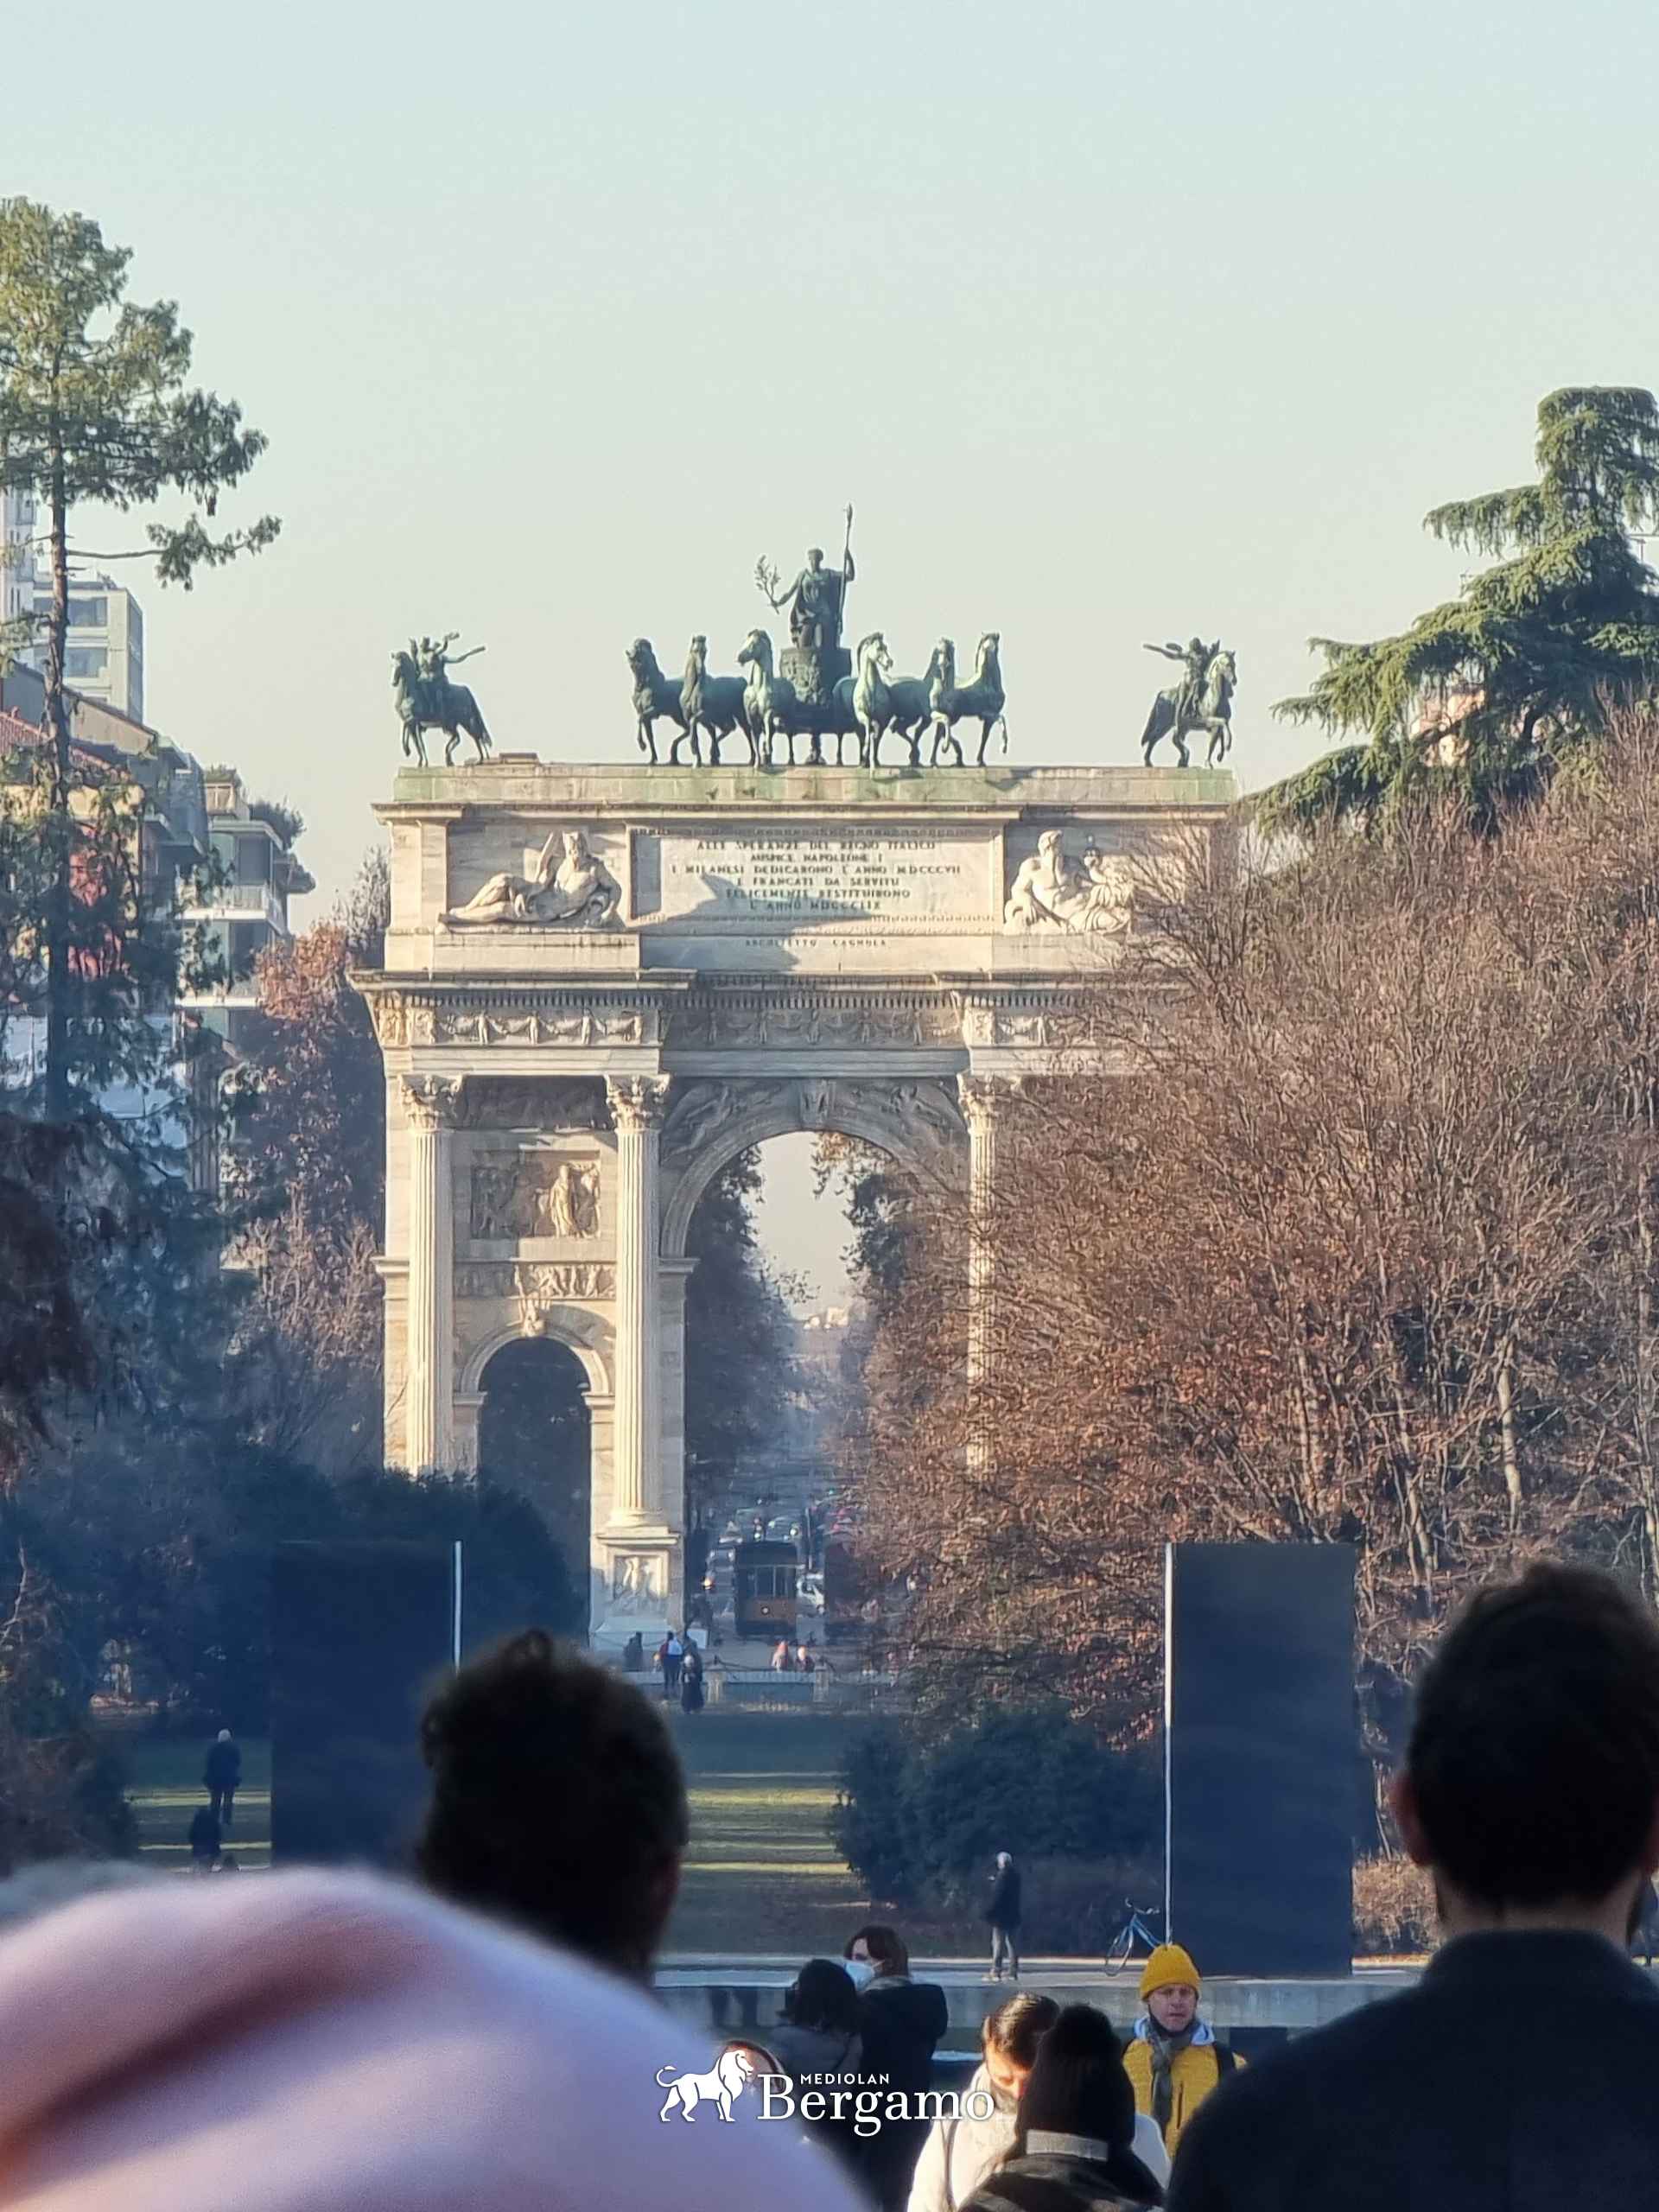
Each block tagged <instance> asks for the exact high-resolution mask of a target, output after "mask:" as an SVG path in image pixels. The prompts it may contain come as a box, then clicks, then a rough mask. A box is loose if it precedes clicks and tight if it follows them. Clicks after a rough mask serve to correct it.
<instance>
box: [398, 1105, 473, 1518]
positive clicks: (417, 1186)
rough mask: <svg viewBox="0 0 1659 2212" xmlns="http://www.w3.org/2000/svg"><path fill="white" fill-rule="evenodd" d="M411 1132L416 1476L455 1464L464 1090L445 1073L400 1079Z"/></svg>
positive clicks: (409, 1455)
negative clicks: (458, 1155)
mask: <svg viewBox="0 0 1659 2212" xmlns="http://www.w3.org/2000/svg"><path fill="white" fill-rule="evenodd" d="M402 1088H403V1106H404V1121H405V1122H407V1124H408V1127H409V1296H408V1313H409V1323H408V1327H409V1344H408V1351H407V1355H406V1367H405V1371H406V1375H407V1378H408V1380H407V1385H406V1389H407V1398H406V1405H407V1415H406V1427H405V1430H404V1440H405V1441H404V1458H405V1459H406V1460H407V1462H408V1464H409V1466H410V1470H411V1471H412V1472H413V1473H415V1474H417V1475H421V1474H427V1473H429V1472H430V1471H432V1470H434V1469H447V1468H448V1467H449V1466H450V1465H451V1464H452V1463H453V1461H454V1411H453V1403H452V1396H451V1394H452V1391H453V1389H454V1363H455V1303H454V1300H455V1269H454V1254H455V1233H454V1217H453V1214H452V1211H451V1208H452V1204H453V1192H452V1190H451V1168H450V1163H451V1155H452V1152H453V1143H452V1131H453V1129H454V1124H455V1121H456V1119H457V1117H458V1116H459V1114H460V1111H461V1092H462V1085H461V1083H460V1082H457V1081H452V1080H450V1079H449V1078H448V1077H443V1076H431V1075H428V1076H404V1077H403V1078H402Z"/></svg>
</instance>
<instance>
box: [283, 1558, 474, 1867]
mask: <svg viewBox="0 0 1659 2212" xmlns="http://www.w3.org/2000/svg"><path fill="white" fill-rule="evenodd" d="M453 1640H454V1553H453V1551H452V1549H451V1548H450V1547H449V1546H448V1545H447V1544H408V1543H315V1544H278V1545H277V1547H276V1549H275V1551H274V1553H273V1554H272V1559H271V1577H270V1763H271V1786H270V1848H271V1857H272V1858H273V1859H277V1860H280V1861H284V1862H287V1863H289V1864H290V1865H291V1864H292V1863H294V1862H295V1861H296V1860H300V1859H307V1860H311V1861H314V1862H315V1861H319V1860H321V1861H334V1862H339V1861H340V1860H350V1861H353V1862H354V1863H357V1864H362V1863H365V1862H367V1863H369V1864H372V1865H375V1866H404V1865H406V1864H407V1860H408V1853H409V1848H410V1844H411V1842H412V1841H413V1839H414V1836H415V1832H416V1828H417V1827H418V1825H419V1822H420V1818H421V1814H422V1810H423V1806H424V1804H425V1801H426V1770H425V1768H424V1766H423V1763H422V1759H421V1751H420V1743H419V1738H418V1731H419V1724H420V1714H421V1707H422V1705H423V1702H424V1701H425V1699H426V1697H427V1695H428V1694H429V1692H430V1691H431V1689H432V1688H433V1687H434V1685H435V1682H436V1681H438V1680H439V1679H440V1678H441V1677H442V1674H443V1672H444V1670H445V1669H446V1668H447V1667H448V1663H449V1661H450V1656H451V1652H452V1650H453Z"/></svg>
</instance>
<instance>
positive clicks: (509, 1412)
mask: <svg viewBox="0 0 1659 2212" xmlns="http://www.w3.org/2000/svg"><path fill="white" fill-rule="evenodd" d="M480 1380H481V1383H482V1387H483V1392H484V1402H483V1404H482V1406H481V1407H480V1408H479V1416H478V1471H479V1473H480V1476H482V1477H484V1478H486V1479H488V1480H489V1481H492V1482H495V1483H499V1484H500V1485H501V1486H502V1487H503V1489H505V1490H511V1491H517V1492H518V1495H519V1496H520V1497H524V1498H525V1499H527V1500H528V1501H529V1502H530V1503H531V1504H532V1505H533V1506H534V1507H535V1508H536V1510H537V1512H538V1513H539V1514H540V1515H541V1516H542V1519H543V1521H544V1522H546V1524H547V1528H548V1532H549V1534H550V1535H551V1536H552V1538H553V1540H554V1541H555V1542H556V1544H557V1546H558V1548H559V1550H560V1552H561V1554H563V1560H564V1571H565V1576H566V1579H567V1580H568V1581H569V1585H570V1586H571V1588H572V1590H573V1591H579V1592H586V1590H587V1587H588V1517H589V1513H590V1510H591V1502H592V1494H593V1450H592V1428H593V1422H592V1417H591V1415H590V1414H589V1412H588V1401H587V1399H586V1397H585V1395H583V1394H584V1391H585V1389H586V1388H587V1382H588V1377H587V1373H586V1370H584V1368H583V1366H582V1362H581V1360H579V1359H578V1358H577V1357H576V1355H575V1352H573V1351H571V1350H570V1349H569V1345H567V1344H560V1343H559V1342H558V1341H557V1339H556V1338H552V1337H521V1338H516V1339H515V1340H514V1341H513V1342H512V1343H511V1344H503V1345H502V1346H501V1347H500V1349H499V1351H496V1352H494V1353H493V1354H492V1356H491V1357H490V1359H489V1360H488V1362H487V1363H486V1366H485V1369H484V1372H483V1375H482V1376H481V1378H480ZM583 1618H586V1609H585V1606H584V1608H583Z"/></svg>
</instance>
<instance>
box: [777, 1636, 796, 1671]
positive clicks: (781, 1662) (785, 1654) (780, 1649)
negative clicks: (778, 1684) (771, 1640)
mask: <svg viewBox="0 0 1659 2212" xmlns="http://www.w3.org/2000/svg"><path fill="white" fill-rule="evenodd" d="M794 1671H795V1654H794V1653H793V1652H792V1651H791V1649H790V1648H789V1638H788V1637H786V1636H780V1637H779V1639H778V1643H777V1646H776V1648H775V1649H774V1650H773V1652H772V1673H773V1674H774V1675H792V1674H793V1673H794Z"/></svg>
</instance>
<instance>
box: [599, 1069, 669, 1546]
mask: <svg viewBox="0 0 1659 2212" xmlns="http://www.w3.org/2000/svg"><path fill="white" fill-rule="evenodd" d="M668 1087H669V1086H668V1077H666V1076H649V1075H647V1076H607V1077H606V1079H605V1089H606V1092H607V1096H608V1097H609V1100H610V1108H611V1119H612V1121H613V1122H614V1123H615V1125H616V1427H615V1445H614V1449H615V1480H614V1484H613V1489H612V1492H611V1519H612V1522H613V1524H614V1525H616V1526H617V1527H626V1526H628V1525H629V1524H630V1523H632V1524H635V1525H638V1524H639V1523H641V1522H645V1521H646V1520H647V1519H659V1518H660V1517H661V1516H660V1509H659V1510H658V1511H657V1512H656V1513H654V1514H653V1513H652V1512H651V1511H650V1510H649V1509H650V1508H651V1507H652V1506H654V1505H655V1504H656V1503H657V1497H658V1460H659V1459H660V1458H661V1455H662V1427H663V1423H662V1391H661V1383H660V1377H659V1365H658V1363H659V1359H660V1356H661V1347H660V1344H659V1343H658V1306H659V1300H658V1279H657V1277H658V1269H657V1243H658V1177H659V1168H658V1154H659V1149H660V1146H661V1142H662V1125H663V1116H664V1112H665V1110H666V1109H667V1105H668Z"/></svg>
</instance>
